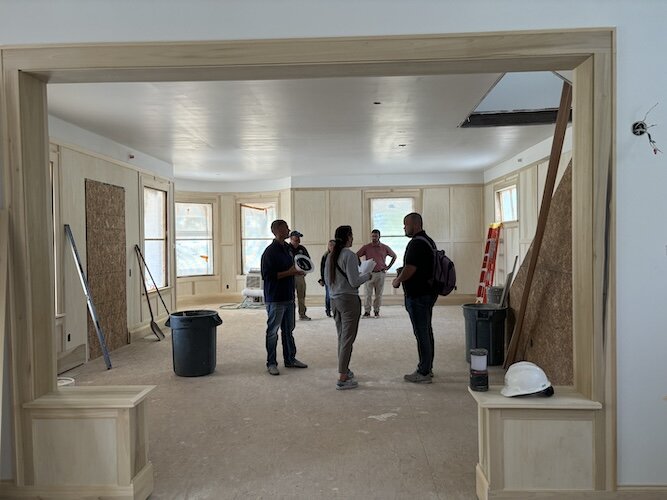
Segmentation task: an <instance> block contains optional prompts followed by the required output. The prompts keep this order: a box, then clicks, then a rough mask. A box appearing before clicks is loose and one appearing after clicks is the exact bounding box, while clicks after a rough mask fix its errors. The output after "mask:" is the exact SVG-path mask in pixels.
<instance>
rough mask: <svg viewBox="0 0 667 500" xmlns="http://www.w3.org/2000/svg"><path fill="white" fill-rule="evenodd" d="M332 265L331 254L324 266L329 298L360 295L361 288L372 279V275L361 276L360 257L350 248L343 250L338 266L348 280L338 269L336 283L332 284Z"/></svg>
mask: <svg viewBox="0 0 667 500" xmlns="http://www.w3.org/2000/svg"><path fill="white" fill-rule="evenodd" d="M331 264H332V262H331V254H329V257H328V258H327V261H326V263H325V264H324V282H325V283H326V284H327V286H328V287H329V296H330V297H332V298H334V299H335V298H336V297H340V296H341V295H359V287H360V286H361V285H362V284H363V283H365V282H366V281H368V280H369V279H371V274H370V273H365V274H359V257H357V254H355V253H354V252H353V251H352V250H350V249H349V248H343V249H342V250H341V252H340V255H339V256H338V266H339V267H340V268H341V269H342V270H343V271H345V274H347V278H346V277H345V276H343V273H341V272H340V269H338V268H336V281H335V282H334V283H331V280H330V278H329V269H330V266H331ZM333 265H334V266H335V264H333Z"/></svg>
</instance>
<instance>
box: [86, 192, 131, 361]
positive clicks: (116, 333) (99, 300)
mask: <svg viewBox="0 0 667 500" xmlns="http://www.w3.org/2000/svg"><path fill="white" fill-rule="evenodd" d="M85 186H86V253H87V259H86V264H87V266H86V267H87V272H86V275H87V278H88V284H89V286H90V293H91V295H92V298H93V302H94V304H95V309H96V311H97V315H98V316H99V318H98V319H99V323H100V326H101V328H102V332H103V334H104V337H105V341H106V346H107V349H108V350H109V351H113V350H114V349H117V348H119V347H122V346H124V345H125V344H127V343H128V339H129V335H128V328H127V293H126V289H127V283H126V277H125V276H126V274H125V270H126V268H127V265H126V255H125V249H126V247H127V243H126V241H125V190H124V189H123V188H122V187H119V186H113V185H111V184H105V183H103V182H97V181H94V180H91V179H86V184H85ZM81 243H83V242H81ZM81 243H79V244H78V245H77V247H78V246H79V245H80V244H81ZM88 354H89V357H90V359H95V358H97V357H99V356H101V355H102V348H101V346H100V343H99V340H98V338H97V333H96V330H95V324H94V323H93V320H92V318H91V317H90V315H89V316H88Z"/></svg>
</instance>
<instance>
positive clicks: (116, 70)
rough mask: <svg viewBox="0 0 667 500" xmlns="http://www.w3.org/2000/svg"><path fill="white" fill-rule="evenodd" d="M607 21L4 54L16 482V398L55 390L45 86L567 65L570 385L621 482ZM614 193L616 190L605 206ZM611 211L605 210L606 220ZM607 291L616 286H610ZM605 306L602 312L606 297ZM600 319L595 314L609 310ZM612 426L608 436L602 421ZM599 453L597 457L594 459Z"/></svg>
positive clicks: (26, 477) (23, 435) (1, 105)
mask: <svg viewBox="0 0 667 500" xmlns="http://www.w3.org/2000/svg"><path fill="white" fill-rule="evenodd" d="M613 57H614V31H613V29H610V28H609V29H574V30H550V31H531V32H502V33H474V34H456V35H415V36H412V35H408V36H389V37H355V38H315V39H282V40H243V41H226V42H181V43H171V42H169V43H139V44H94V45H90V44H89V45H66V46H65V45H63V46H42V47H17V48H5V49H3V50H1V59H0V64H1V65H2V81H1V82H0V92H1V101H0V112H1V115H2V116H3V117H4V118H3V122H2V124H1V125H0V127H1V128H2V130H1V135H2V137H1V141H0V153H1V155H2V156H1V158H2V166H3V168H2V173H3V187H4V193H5V205H6V206H7V207H8V209H9V219H10V232H11V239H10V241H11V249H10V258H11V269H12V271H11V273H10V296H11V297H12V308H11V311H10V334H11V346H12V347H11V365H12V371H11V374H12V388H13V398H14V408H15V411H14V417H15V418H14V437H15V457H16V468H15V470H16V482H17V484H19V485H21V484H31V480H32V470H31V466H30V465H29V464H31V463H32V460H31V457H30V446H29V445H30V443H31V437H30V429H29V428H28V426H26V425H25V423H26V422H24V421H23V410H22V405H23V404H24V403H28V402H30V401H32V400H34V399H35V398H36V397H39V396H41V395H43V394H46V393H48V392H51V391H53V390H55V388H56V368H55V366H56V363H55V346H54V345H53V330H54V321H53V318H54V314H53V296H52V295H53V283H52V281H53V273H52V268H53V264H52V262H53V255H52V244H51V239H52V237H51V235H50V231H49V230H48V224H49V223H50V217H49V216H48V211H49V210H50V208H49V207H50V198H51V194H50V191H49V184H48V175H47V174H48V169H47V168H45V166H46V165H48V134H47V127H46V123H47V111H46V84H47V83H48V82H53V83H56V82H137V81H179V80H181V81H195V80H200V81H205V80H241V79H292V78H313V77H326V76H382V75H385V76H387V75H428V74H457V73H459V74H461V73H488V72H506V71H544V70H553V69H560V70H568V69H572V70H574V75H575V76H574V103H573V108H574V123H575V125H574V128H575V130H574V141H573V142H574V146H573V158H574V159H573V163H574V169H573V294H574V296H573V314H574V325H573V330H574V339H573V342H574V366H575V387H576V388H577V390H579V392H581V393H582V394H584V395H586V396H587V397H589V398H591V399H595V400H597V401H600V402H604V403H606V404H605V408H606V409H605V411H604V412H601V414H602V415H603V417H602V418H603V420H604V421H603V422H600V423H601V425H602V424H603V425H602V427H600V428H601V429H602V430H603V432H602V433H601V434H598V438H597V440H598V441H597V442H598V444H599V448H598V450H601V451H602V452H603V454H604V455H603V456H604V457H606V460H596V463H597V464H601V465H599V466H601V467H603V468H604V467H606V472H607V473H606V474H605V475H603V476H598V477H605V484H596V488H598V489H605V488H607V489H609V488H610V485H615V474H614V468H615V453H613V452H610V450H612V451H613V443H614V440H615V422H614V411H613V409H614V406H613V395H614V393H615V380H614V369H615V357H614V356H615V339H614V336H615V330H614V323H613V318H612V316H611V315H610V314H609V311H610V310H613V308H612V307H610V305H612V304H613V301H614V294H613V292H611V293H609V294H608V295H607V296H606V299H605V295H604V292H605V291H604V290H603V287H604V283H605V282H607V281H605V275H606V274H607V273H609V281H608V282H609V283H610V284H611V285H613V283H614V274H613V270H614V262H613V256H614V244H613V239H612V240H611V241H610V242H609V244H610V245H611V247H610V248H611V250H610V253H609V254H608V255H610V258H609V259H607V260H606V261H605V259H601V258H600V256H601V255H604V254H605V248H608V247H607V242H606V239H605V238H606V237H605V227H606V226H605V224H606V223H607V222H609V223H611V224H612V225H611V228H612V233H613V220H612V221H607V218H606V206H607V191H608V182H607V180H608V176H609V175H611V174H613V156H612V148H613V142H612V137H613V128H612V127H613V109H614V100H613V86H612V83H613V68H612V63H613ZM613 200H614V196H613V192H612V193H611V203H612V204H613ZM612 217H613V215H612ZM610 290H612V291H613V288H610ZM605 300H606V302H607V307H606V308H605V304H604V301H605ZM605 311H606V315H607V317H603V315H604V314H605ZM605 428H606V432H604V429H605ZM601 458H602V457H601Z"/></svg>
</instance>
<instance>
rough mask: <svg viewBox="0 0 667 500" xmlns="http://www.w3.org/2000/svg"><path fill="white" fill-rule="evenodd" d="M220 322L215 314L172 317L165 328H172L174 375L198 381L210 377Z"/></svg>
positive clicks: (182, 314)
mask: <svg viewBox="0 0 667 500" xmlns="http://www.w3.org/2000/svg"><path fill="white" fill-rule="evenodd" d="M221 324H222V319H220V316H218V313H217V312H215V311H207V310H197V311H181V312H175V313H171V314H170V315H169V319H168V320H167V322H166V323H165V326H168V327H170V328H171V348H172V354H173V362H174V373H176V375H178V376H180V377H199V376H202V375H208V374H209V373H213V371H214V370H215V365H216V354H215V351H216V347H217V345H216V329H217V327H218V326H219V325H221Z"/></svg>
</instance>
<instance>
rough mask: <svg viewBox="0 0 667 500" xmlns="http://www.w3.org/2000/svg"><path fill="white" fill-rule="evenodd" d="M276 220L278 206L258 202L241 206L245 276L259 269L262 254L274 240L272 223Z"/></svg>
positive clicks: (242, 251) (242, 252) (242, 254)
mask: <svg viewBox="0 0 667 500" xmlns="http://www.w3.org/2000/svg"><path fill="white" fill-rule="evenodd" d="M275 219H276V204H275V203H273V202H256V203H254V202H253V203H242V204H241V260H242V264H243V274H248V272H249V271H250V270H251V269H259V268H260V266H261V260H262V253H264V250H265V249H266V247H267V246H269V244H270V243H271V241H272V240H273V234H272V233H271V223H272V222H273V221H274V220H275Z"/></svg>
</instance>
